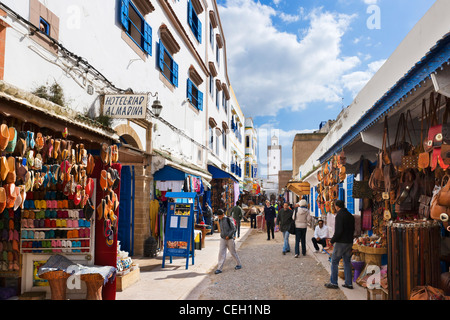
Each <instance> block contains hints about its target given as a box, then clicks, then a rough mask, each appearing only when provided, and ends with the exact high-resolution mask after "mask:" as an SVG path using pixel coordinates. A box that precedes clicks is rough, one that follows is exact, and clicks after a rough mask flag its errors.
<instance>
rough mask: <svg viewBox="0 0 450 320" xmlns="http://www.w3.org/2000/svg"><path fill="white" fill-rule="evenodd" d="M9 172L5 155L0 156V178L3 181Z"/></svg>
mask: <svg viewBox="0 0 450 320" xmlns="http://www.w3.org/2000/svg"><path fill="white" fill-rule="evenodd" d="M8 173H9V165H8V160H7V159H6V157H1V158H0V179H1V180H2V181H4V180H5V179H6V176H7V175H8Z"/></svg>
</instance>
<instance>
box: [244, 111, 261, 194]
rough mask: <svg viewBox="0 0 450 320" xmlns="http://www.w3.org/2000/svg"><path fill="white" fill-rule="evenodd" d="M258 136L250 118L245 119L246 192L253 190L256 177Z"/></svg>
mask: <svg viewBox="0 0 450 320" xmlns="http://www.w3.org/2000/svg"><path fill="white" fill-rule="evenodd" d="M257 145H258V136H257V131H256V128H255V127H254V125H253V119H252V118H245V168H244V188H245V190H247V191H252V190H253V184H254V182H255V181H256V177H257V175H258V157H257Z"/></svg>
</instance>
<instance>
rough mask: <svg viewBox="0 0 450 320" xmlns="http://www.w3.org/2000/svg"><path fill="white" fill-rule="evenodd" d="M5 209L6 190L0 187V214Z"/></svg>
mask: <svg viewBox="0 0 450 320" xmlns="http://www.w3.org/2000/svg"><path fill="white" fill-rule="evenodd" d="M5 208H6V190H5V188H2V187H0V212H3V210H5Z"/></svg>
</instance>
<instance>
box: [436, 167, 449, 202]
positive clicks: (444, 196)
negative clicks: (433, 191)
mask: <svg viewBox="0 0 450 320" xmlns="http://www.w3.org/2000/svg"><path fill="white" fill-rule="evenodd" d="M446 177H447V178H448V180H447V182H446V184H445V186H444V181H445V178H446ZM437 197H438V200H437V201H438V204H439V205H440V206H443V207H450V176H449V175H448V174H446V175H445V176H444V177H442V181H441V190H440V191H439V193H438V195H437Z"/></svg>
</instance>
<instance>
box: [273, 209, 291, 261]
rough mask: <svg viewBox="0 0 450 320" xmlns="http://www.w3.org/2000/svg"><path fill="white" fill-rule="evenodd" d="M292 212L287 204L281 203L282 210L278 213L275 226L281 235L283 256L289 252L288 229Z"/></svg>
mask: <svg viewBox="0 0 450 320" xmlns="http://www.w3.org/2000/svg"><path fill="white" fill-rule="evenodd" d="M292 221H293V220H292V210H291V209H290V208H289V204H288V203H287V202H285V203H283V209H281V210H280V211H279V212H278V218H277V225H278V226H279V228H280V231H281V232H282V234H283V239H284V243H283V254H286V252H290V251H291V248H290V246H289V228H290V226H291V224H292Z"/></svg>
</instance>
